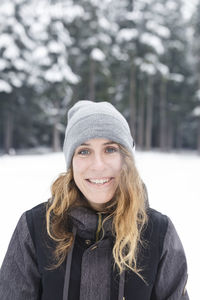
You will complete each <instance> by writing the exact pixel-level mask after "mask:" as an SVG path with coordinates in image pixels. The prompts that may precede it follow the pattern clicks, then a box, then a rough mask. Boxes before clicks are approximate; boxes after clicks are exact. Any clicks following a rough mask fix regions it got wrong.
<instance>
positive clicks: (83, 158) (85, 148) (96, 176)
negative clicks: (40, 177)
mask: <svg viewBox="0 0 200 300" xmlns="http://www.w3.org/2000/svg"><path fill="white" fill-rule="evenodd" d="M72 165H73V176H74V181H75V183H76V185H77V187H78V188H79V190H80V191H81V192H82V194H83V195H84V196H85V197H86V199H87V200H88V202H89V204H90V205H91V206H92V207H93V208H94V209H95V210H101V209H103V207H104V204H105V203H107V202H108V201H110V200H111V199H112V198H113V196H114V194H115V191H116V189H117V186H118V184H119V177H120V170H121V168H122V155H121V153H120V150H119V146H118V145H117V144H116V143H114V142H112V141H109V140H107V139H102V138H97V139H91V140H88V141H86V142H85V143H83V144H81V145H80V146H79V147H77V148H76V150H75V153H74V156H73V160H72Z"/></svg>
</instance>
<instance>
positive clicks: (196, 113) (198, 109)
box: [192, 106, 200, 117]
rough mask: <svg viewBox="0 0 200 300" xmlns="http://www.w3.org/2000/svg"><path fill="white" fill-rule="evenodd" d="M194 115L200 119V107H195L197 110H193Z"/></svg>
mask: <svg viewBox="0 0 200 300" xmlns="http://www.w3.org/2000/svg"><path fill="white" fill-rule="evenodd" d="M192 115H193V116H194V117H200V106H198V107H195V109H193V111H192Z"/></svg>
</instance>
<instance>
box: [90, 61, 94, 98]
mask: <svg viewBox="0 0 200 300" xmlns="http://www.w3.org/2000/svg"><path fill="white" fill-rule="evenodd" d="M89 100H91V101H95V61H94V60H93V59H92V58H90V74H89Z"/></svg>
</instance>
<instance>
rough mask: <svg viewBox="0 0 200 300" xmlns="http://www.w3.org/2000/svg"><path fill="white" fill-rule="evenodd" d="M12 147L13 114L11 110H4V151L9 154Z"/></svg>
mask: <svg viewBox="0 0 200 300" xmlns="http://www.w3.org/2000/svg"><path fill="white" fill-rule="evenodd" d="M12 147H13V112H12V110H11V109H9V108H6V109H5V117H4V151H5V153H7V154H9V153H10V150H11V149H12Z"/></svg>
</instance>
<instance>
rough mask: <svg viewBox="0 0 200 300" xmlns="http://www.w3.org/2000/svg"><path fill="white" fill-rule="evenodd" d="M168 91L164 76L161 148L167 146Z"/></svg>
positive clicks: (164, 148) (161, 97)
mask: <svg viewBox="0 0 200 300" xmlns="http://www.w3.org/2000/svg"><path fill="white" fill-rule="evenodd" d="M166 97H167V91H166V80H165V79H164V78H162V82H161V91H160V100H161V102H160V138H159V144H160V145H159V146H160V149H161V150H166V148H167V100H166Z"/></svg>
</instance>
